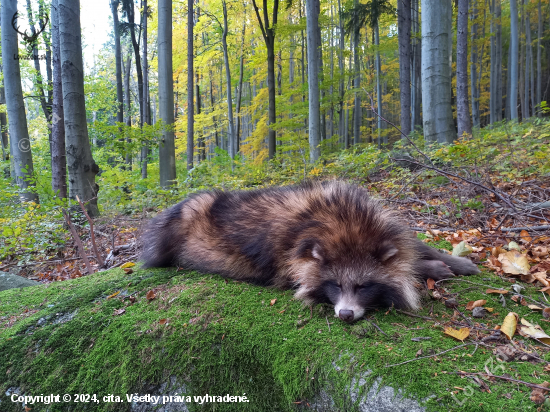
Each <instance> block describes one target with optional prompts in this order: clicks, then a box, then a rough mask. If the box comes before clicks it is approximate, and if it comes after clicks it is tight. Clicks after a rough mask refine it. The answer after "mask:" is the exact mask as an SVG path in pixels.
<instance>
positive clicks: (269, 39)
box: [252, 0, 279, 159]
mask: <svg viewBox="0 0 550 412" xmlns="http://www.w3.org/2000/svg"><path fill="white" fill-rule="evenodd" d="M252 4H253V6H254V11H255V12H256V17H257V19H258V23H259V24H260V30H261V32H262V36H263V38H264V42H265V46H266V49H267V89H268V105H269V108H268V121H269V125H268V126H269V131H268V137H267V151H268V157H269V159H273V157H275V147H276V136H277V135H276V132H275V130H274V129H273V128H272V126H271V125H273V124H275V123H276V122H277V112H276V108H275V27H276V26H277V17H278V13H279V0H273V14H272V21H271V23H270V21H269V14H268V4H267V0H263V7H262V9H263V15H264V18H263V20H262V18H261V17H260V11H259V9H258V6H257V4H256V0H252Z"/></svg>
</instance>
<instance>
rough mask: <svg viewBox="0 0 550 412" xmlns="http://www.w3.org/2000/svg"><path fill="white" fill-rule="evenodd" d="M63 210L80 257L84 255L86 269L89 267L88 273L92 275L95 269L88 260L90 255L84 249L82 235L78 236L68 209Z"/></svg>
mask: <svg viewBox="0 0 550 412" xmlns="http://www.w3.org/2000/svg"><path fill="white" fill-rule="evenodd" d="M61 211H62V212H63V217H64V218H65V222H67V225H68V226H69V230H70V232H71V235H72V236H73V239H74V241H75V243H76V245H77V247H78V251H79V253H80V257H82V260H83V261H84V264H85V265H86V269H88V274H89V275H91V274H92V273H94V270H93V269H92V265H91V264H90V261H89V260H88V256H86V251H85V250H84V245H83V244H82V240H80V236H78V233H76V229H75V228H74V226H73V223H72V222H71V219H70V218H69V215H68V214H67V211H66V210H65V209H61Z"/></svg>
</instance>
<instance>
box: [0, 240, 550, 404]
mask: <svg viewBox="0 0 550 412" xmlns="http://www.w3.org/2000/svg"><path fill="white" fill-rule="evenodd" d="M440 246H443V245H440ZM460 279H462V278H460ZM464 279H466V278H464ZM467 280H469V281H472V282H477V283H482V284H489V285H493V286H494V287H495V288H498V287H505V288H509V287H510V284H509V283H508V282H505V281H503V280H501V279H499V278H498V277H496V276H494V275H490V274H487V273H482V274H481V275H478V276H472V277H469V278H467ZM444 287H445V288H447V290H448V291H451V292H457V293H459V295H458V301H459V304H460V305H465V304H466V303H467V302H468V301H470V300H477V299H487V300H488V301H489V302H490V303H491V305H489V303H488V304H487V305H486V306H492V307H494V308H495V310H494V311H493V313H491V314H490V315H489V317H488V318H486V319H483V320H482V321H481V322H483V323H484V324H485V325H486V327H487V328H493V327H494V326H496V325H498V324H500V323H501V322H502V319H503V318H504V316H506V314H507V313H508V311H514V312H517V313H518V314H519V315H520V316H524V317H525V318H527V319H528V320H529V321H531V322H534V323H540V324H541V325H542V326H543V327H545V326H546V323H545V322H543V321H542V317H541V315H540V314H539V313H535V312H532V311H531V310H529V309H528V308H527V307H525V306H521V305H518V304H516V303H514V302H512V301H511V300H510V299H509V298H508V297H507V298H506V301H507V307H506V308H503V307H502V306H501V304H500V301H499V297H498V296H493V295H487V294H486V293H485V289H484V288H483V287H475V286H473V287H472V285H471V284H467V283H463V282H459V281H457V282H453V281H451V282H448V283H447V282H446V283H445V284H444ZM151 290H153V292H154V294H155V298H154V299H153V300H151V301H149V300H148V299H147V297H146V295H147V293H148V292H149V291H151ZM116 292H120V293H119V294H118V295H117V296H115V297H113V298H110V299H107V298H108V297H109V296H111V295H112V294H114V293H116ZM526 294H527V295H529V294H532V295H533V296H534V295H535V294H536V292H535V288H533V287H530V286H529V287H528V291H527V293H526ZM130 295H132V296H133V297H135V303H133V304H131V302H130V299H129V298H128V296H130ZM292 296H293V293H292V291H280V290H275V289H266V288H262V287H257V286H253V285H250V284H247V283H241V282H235V281H233V280H225V279H223V278H221V277H219V276H213V275H212V276H211V275H202V274H198V273H195V272H182V271H176V270H174V269H155V270H151V269H146V270H144V269H136V270H135V271H134V272H133V273H132V274H130V275H128V274H125V273H124V272H123V271H122V270H121V269H119V268H117V269H112V270H110V271H108V272H103V273H98V274H95V275H92V276H87V277H84V278H80V279H75V280H71V281H65V282H60V283H52V284H50V285H48V286H37V287H30V288H26V289H22V290H9V291H5V292H2V293H0V307H1V309H0V376H2V379H1V381H0V390H1V396H0V400H1V403H0V409H1V410H2V411H12V410H13V411H16V410H17V411H19V410H21V405H20V404H14V403H12V402H11V401H10V399H9V397H7V396H6V395H5V394H6V390H8V389H9V388H14V387H15V388H19V389H20V390H21V391H23V392H24V393H26V394H30V395H39V394H41V393H43V394H49V393H53V394H65V393H69V394H76V393H89V394H92V393H95V394H97V395H98V396H104V395H107V394H115V395H119V396H121V397H123V398H124V399H125V395H126V394H131V393H135V392H137V393H146V392H144V390H145V389H144V388H151V387H152V386H154V385H160V384H161V383H162V382H166V381H168V380H169V379H170V377H174V376H176V377H177V378H178V382H179V383H180V384H184V385H185V387H186V390H187V394H188V395H201V396H202V395H205V394H207V393H208V394H210V395H225V394H230V395H242V394H243V393H246V396H247V397H248V399H249V400H250V402H249V403H233V404H206V405H202V406H199V405H197V404H193V403H191V404H189V405H188V407H190V408H191V409H193V410H223V411H268V410H269V411H275V410H281V411H286V410H288V411H292V410H301V409H302V408H304V409H306V410H307V406H306V405H307V404H308V403H311V402H312V401H314V400H315V396H316V394H318V393H319V391H321V390H323V391H325V392H327V393H329V394H330V396H331V397H332V398H333V399H334V401H335V410H346V411H347V410H353V406H354V405H353V402H352V401H351V398H350V389H349V387H350V385H351V382H352V381H353V378H354V377H355V378H357V377H358V376H360V375H361V374H364V373H365V372H367V371H372V373H371V374H369V375H368V377H367V385H366V386H365V387H364V388H366V387H367V386H368V385H369V384H371V383H372V382H373V381H374V379H375V378H376V377H379V376H380V377H382V380H383V381H382V382H383V384H385V385H390V386H393V387H395V388H400V389H402V390H403V391H404V393H405V394H406V395H407V396H410V397H415V398H416V399H419V400H420V399H423V400H424V403H423V404H424V406H426V407H427V409H428V410H433V411H441V410H466V411H484V410H486V411H495V410H502V411H517V410H522V411H524V410H525V411H526V410H536V408H537V407H536V406H535V404H534V403H532V402H531V401H530V400H529V394H530V389H529V388H527V387H525V386H521V385H519V386H518V385H514V384H511V383H507V382H503V381H495V382H490V381H488V380H487V381H486V383H487V385H488V386H489V388H490V391H491V392H490V393H488V392H482V391H481V390H480V388H479V386H478V385H476V383H475V382H474V381H473V380H472V379H471V378H462V377H459V376H458V375H457V374H456V372H457V371H459V370H461V371H466V372H484V370H485V367H489V368H493V370H495V372H494V373H495V374H501V372H502V373H508V374H509V375H510V376H511V377H513V378H517V379H522V380H526V381H530V382H537V383H540V382H542V381H543V380H544V379H545V372H544V371H543V366H541V364H531V363H529V362H511V363H503V362H500V361H498V360H497V358H496V356H495V355H493V353H492V351H491V350H490V349H487V348H483V347H478V348H477V350H475V352H474V349H475V346H474V345H472V346H467V347H465V348H460V349H457V350H455V351H451V352H448V353H445V354H443V355H440V356H437V357H433V358H428V359H424V360H419V361H414V362H410V363H407V364H404V365H400V366H394V367H390V368H388V367H386V366H387V365H392V364H396V363H400V362H404V361H406V360H409V359H414V358H415V356H416V354H417V353H418V351H419V350H421V352H422V354H423V355H426V354H430V353H433V352H435V353H438V352H440V351H444V350H446V349H450V348H453V347H454V346H456V345H458V344H460V342H457V341H455V340H454V339H453V338H451V337H449V336H446V335H445V334H444V333H443V326H442V325H443V324H444V323H445V322H447V321H448V320H449V319H450V317H451V316H452V314H453V311H452V309H449V308H446V307H445V306H444V305H443V304H442V303H441V302H439V301H435V300H431V299H430V298H429V297H426V298H425V299H424V302H423V309H422V310H421V311H420V312H418V315H420V316H430V317H432V318H433V319H435V320H436V322H439V325H438V324H437V323H435V322H429V321H426V320H424V319H421V318H415V317H410V316H408V315H405V314H402V313H398V312H395V311H392V310H389V311H383V310H379V311H375V312H372V313H370V314H369V318H368V319H364V320H361V321H360V322H357V323H356V324H354V325H347V324H344V323H343V322H341V321H340V320H339V319H337V318H334V316H333V309H332V307H330V306H316V307H315V308H314V309H313V317H312V318H311V319H309V318H310V309H309V308H308V307H304V306H303V305H302V304H301V302H299V301H296V300H294V299H293V297H292ZM124 297H127V298H126V299H123V298H124ZM273 299H276V302H274V304H271V302H272V300H273ZM493 301H494V302H493ZM120 309H125V312H124V313H122V314H121V315H114V313H115V311H117V310H120ZM69 315H70V316H69ZM372 322H374V324H375V325H376V326H378V327H379V328H380V329H381V330H382V331H383V332H384V333H385V334H382V333H380V332H379V331H378V330H377V329H376V327H373V324H372ZM419 337H420V338H429V339H420V340H417V341H412V340H411V339H412V338H419ZM516 340H517V341H523V342H524V344H525V345H526V347H527V348H533V344H534V345H535V346H539V349H537V350H538V351H539V352H538V353H539V354H540V355H541V356H543V357H544V358H545V359H548V357H547V355H546V354H545V350H544V349H541V348H540V345H539V344H537V342H533V341H529V340H527V339H525V340H524V339H523V338H516ZM499 365H502V367H503V368H498V369H495V368H497V367H499ZM546 379H547V378H546ZM30 406H31V405H30ZM31 407H32V409H31V410H33V411H39V410H48V411H59V410H69V407H68V406H67V405H66V404H53V405H50V406H49V407H48V408H46V407H45V406H43V405H34V406H31ZM129 407H130V405H129V404H128V403H122V404H113V403H103V402H100V403H99V404H95V403H87V404H80V405H75V404H73V406H72V409H71V410H79V411H80V410H97V411H109V410H116V411H119V410H120V411H123V410H129ZM75 408H76V409H75Z"/></svg>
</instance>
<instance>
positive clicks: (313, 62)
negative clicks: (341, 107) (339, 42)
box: [306, 0, 321, 163]
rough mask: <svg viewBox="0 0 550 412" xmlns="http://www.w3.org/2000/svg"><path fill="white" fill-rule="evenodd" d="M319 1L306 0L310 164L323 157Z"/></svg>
mask: <svg viewBox="0 0 550 412" xmlns="http://www.w3.org/2000/svg"><path fill="white" fill-rule="evenodd" d="M318 1H319V0H306V19H307V79H308V81H307V82H308V93H309V96H308V103H309V125H308V132H309V162H310V163H315V162H316V161H317V160H319V157H320V155H321V148H320V147H319V143H320V130H319V128H320V121H321V118H320V100H319V57H318V53H319V45H318V44H317V41H318V40H319V38H318V36H317V30H318V28H319V15H318V12H317V4H316V3H317V2H318Z"/></svg>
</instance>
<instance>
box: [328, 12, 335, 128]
mask: <svg viewBox="0 0 550 412" xmlns="http://www.w3.org/2000/svg"><path fill="white" fill-rule="evenodd" d="M333 39H334V8H333V6H332V2H331V3H330V34H329V47H330V89H329V95H330V111H329V119H330V129H329V130H330V132H329V138H332V136H333V135H334V98H333V94H334V41H333Z"/></svg>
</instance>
